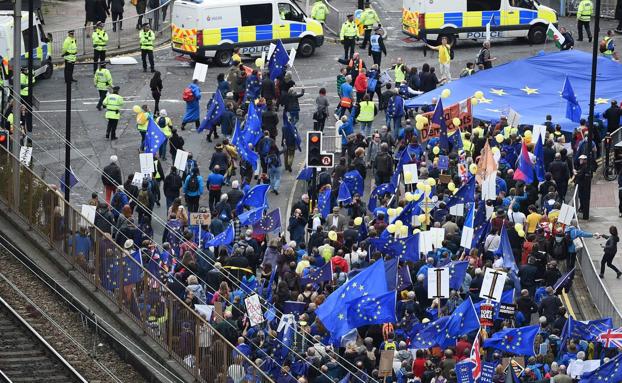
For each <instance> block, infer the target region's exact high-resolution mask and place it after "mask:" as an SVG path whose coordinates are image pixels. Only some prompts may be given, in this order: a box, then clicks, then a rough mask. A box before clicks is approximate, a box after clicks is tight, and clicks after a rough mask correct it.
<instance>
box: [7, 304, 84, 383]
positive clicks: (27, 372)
mask: <svg viewBox="0 0 622 383" xmlns="http://www.w3.org/2000/svg"><path fill="white" fill-rule="evenodd" d="M0 371H2V374H3V376H2V380H6V379H8V381H9V382H37V381H41V380H45V381H46V382H50V383H54V382H59V383H61V382H86V380H85V379H84V378H83V377H82V375H80V374H79V373H78V372H77V371H76V370H75V369H74V368H73V367H72V366H71V365H70V364H69V362H67V361H66V360H65V358H63V357H62V356H61V355H60V354H59V353H58V352H56V350H55V349H54V348H53V347H52V346H50V344H49V343H48V342H47V341H46V340H45V339H43V337H42V336H41V335H39V333H38V332H37V331H35V329H33V328H32V327H31V326H30V325H29V324H28V322H27V321H26V320H25V319H24V318H22V316H21V315H19V314H18V313H17V311H16V310H15V309H14V308H13V307H11V306H10V305H9V304H8V303H7V302H6V301H5V300H4V299H2V298H0Z"/></svg>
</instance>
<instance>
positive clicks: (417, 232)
mask: <svg viewBox="0 0 622 383" xmlns="http://www.w3.org/2000/svg"><path fill="white" fill-rule="evenodd" d="M419 233H421V230H419V229H415V230H413V234H419ZM425 319H427V318H425Z"/></svg>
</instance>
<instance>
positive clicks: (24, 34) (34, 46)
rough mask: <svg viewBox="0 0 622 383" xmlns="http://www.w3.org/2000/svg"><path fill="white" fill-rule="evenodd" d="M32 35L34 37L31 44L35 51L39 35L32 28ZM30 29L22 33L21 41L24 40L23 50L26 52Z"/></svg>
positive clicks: (35, 29)
mask: <svg viewBox="0 0 622 383" xmlns="http://www.w3.org/2000/svg"><path fill="white" fill-rule="evenodd" d="M33 29H34V30H33V32H32V35H33V37H34V41H33V43H32V49H36V48H37V47H39V35H38V33H37V28H36V27H33ZM29 31H30V29H25V30H23V31H22V39H23V40H24V49H25V50H26V51H28V41H30V33H29Z"/></svg>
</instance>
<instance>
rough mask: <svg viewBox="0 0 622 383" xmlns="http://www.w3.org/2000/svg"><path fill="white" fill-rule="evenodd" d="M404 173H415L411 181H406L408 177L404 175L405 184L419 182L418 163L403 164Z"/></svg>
mask: <svg viewBox="0 0 622 383" xmlns="http://www.w3.org/2000/svg"><path fill="white" fill-rule="evenodd" d="M403 171H404V174H406V173H407V172H410V174H412V175H413V178H412V180H411V181H410V182H406V177H404V185H412V184H416V183H417V182H419V170H417V164H406V165H404V166H403Z"/></svg>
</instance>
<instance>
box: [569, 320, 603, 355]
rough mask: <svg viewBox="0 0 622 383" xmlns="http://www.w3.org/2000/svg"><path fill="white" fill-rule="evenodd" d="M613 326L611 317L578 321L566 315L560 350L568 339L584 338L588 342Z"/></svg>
mask: <svg viewBox="0 0 622 383" xmlns="http://www.w3.org/2000/svg"><path fill="white" fill-rule="evenodd" d="M612 328H613V321H612V320H611V318H601V319H594V320H591V321H578V320H576V319H573V318H572V317H568V320H567V321H566V324H565V325H564V329H563V331H562V342H561V344H562V346H561V347H560V350H562V349H564V348H565V344H566V340H568V339H584V340H586V341H588V342H591V341H594V340H596V338H598V335H600V334H601V333H603V332H606V331H607V330H611V329H612Z"/></svg>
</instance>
